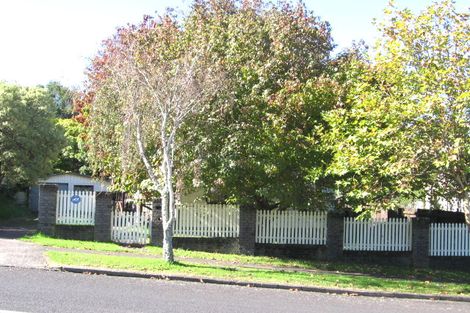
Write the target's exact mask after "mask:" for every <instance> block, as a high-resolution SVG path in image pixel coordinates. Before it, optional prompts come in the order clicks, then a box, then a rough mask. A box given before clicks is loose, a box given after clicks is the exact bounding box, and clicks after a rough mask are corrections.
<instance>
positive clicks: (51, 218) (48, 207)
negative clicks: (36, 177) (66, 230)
mask: <svg viewBox="0 0 470 313" xmlns="http://www.w3.org/2000/svg"><path fill="white" fill-rule="evenodd" d="M58 189H59V187H58V186H57V185H39V206H38V220H39V223H38V228H39V231H40V232H42V233H43V234H45V235H47V236H54V235H55V223H56V207H57V190H58Z"/></svg>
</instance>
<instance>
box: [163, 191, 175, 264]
mask: <svg viewBox="0 0 470 313" xmlns="http://www.w3.org/2000/svg"><path fill="white" fill-rule="evenodd" d="M161 198H162V220H163V223H162V226H163V259H164V260H165V261H167V262H174V261H175V258H174V255H173V223H169V202H168V192H167V191H166V190H165V191H164V192H163V193H162V194H161Z"/></svg>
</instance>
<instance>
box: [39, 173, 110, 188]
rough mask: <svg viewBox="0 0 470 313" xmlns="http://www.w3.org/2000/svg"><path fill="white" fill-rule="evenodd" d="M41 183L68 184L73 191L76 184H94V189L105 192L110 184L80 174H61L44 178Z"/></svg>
mask: <svg viewBox="0 0 470 313" xmlns="http://www.w3.org/2000/svg"><path fill="white" fill-rule="evenodd" d="M39 184H67V186H68V190H70V191H73V190H74V188H75V186H93V191H96V192H105V191H108V188H109V186H110V183H109V182H106V181H100V180H96V179H93V178H91V177H89V176H82V175H78V174H59V175H52V176H49V177H48V178H47V179H42V180H40V181H39Z"/></svg>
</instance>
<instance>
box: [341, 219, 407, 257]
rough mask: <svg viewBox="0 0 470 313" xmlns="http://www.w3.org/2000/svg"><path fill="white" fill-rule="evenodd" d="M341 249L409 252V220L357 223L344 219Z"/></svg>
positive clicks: (378, 220) (381, 220) (353, 220)
mask: <svg viewBox="0 0 470 313" xmlns="http://www.w3.org/2000/svg"><path fill="white" fill-rule="evenodd" d="M343 249H344V250H355V251H410V250H411V220H409V219H405V218H390V219H377V220H367V221H357V220H355V219H354V218H353V217H346V218H345V219H344V237H343Z"/></svg>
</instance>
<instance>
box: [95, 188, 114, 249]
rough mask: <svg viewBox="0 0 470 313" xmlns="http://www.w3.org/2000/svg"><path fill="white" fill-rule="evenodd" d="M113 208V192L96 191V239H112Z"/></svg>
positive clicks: (104, 240) (105, 240) (106, 240)
mask: <svg viewBox="0 0 470 313" xmlns="http://www.w3.org/2000/svg"><path fill="white" fill-rule="evenodd" d="M112 210H113V194H112V193H111V192H97V193H96V210H95V234H94V238H95V241H103V242H108V241H111V212H112Z"/></svg>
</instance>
